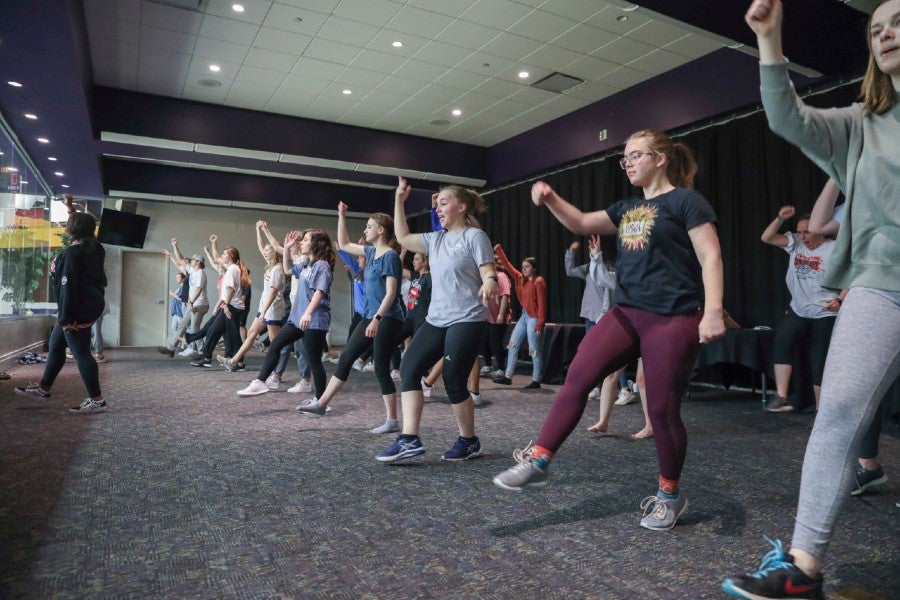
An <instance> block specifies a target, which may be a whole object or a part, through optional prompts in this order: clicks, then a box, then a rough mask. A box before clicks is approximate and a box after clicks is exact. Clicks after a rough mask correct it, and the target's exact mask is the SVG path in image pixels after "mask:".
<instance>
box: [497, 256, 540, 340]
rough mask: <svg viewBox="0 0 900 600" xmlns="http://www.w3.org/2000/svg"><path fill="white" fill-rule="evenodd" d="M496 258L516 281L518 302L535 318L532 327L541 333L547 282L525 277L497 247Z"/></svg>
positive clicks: (537, 278) (538, 278)
mask: <svg viewBox="0 0 900 600" xmlns="http://www.w3.org/2000/svg"><path fill="white" fill-rule="evenodd" d="M497 258H499V259H500V264H501V265H503V268H504V269H505V270H506V272H507V273H509V275H510V276H511V277H512V279H513V281H515V283H516V297H517V298H518V299H519V304H521V305H522V308H524V309H525V312H527V313H528V315H529V316H531V317H534V318H536V319H537V326H536V327H535V328H534V329H535V331H537V332H538V333H541V332H542V331H544V324H545V323H546V321H547V282H546V281H544V278H543V277H535V278H534V279H526V278H525V276H524V275H522V272H521V271H519V270H517V269H516V268H515V267H514V266H513V265H512V263H511V262H509V259H508V258H506V253H504V252H503V249H502V248H498V249H497Z"/></svg>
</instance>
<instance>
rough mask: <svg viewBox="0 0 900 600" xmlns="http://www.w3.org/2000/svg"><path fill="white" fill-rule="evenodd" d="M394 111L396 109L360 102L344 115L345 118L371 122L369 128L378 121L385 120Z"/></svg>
mask: <svg viewBox="0 0 900 600" xmlns="http://www.w3.org/2000/svg"><path fill="white" fill-rule="evenodd" d="M392 110H394V107H387V106H378V105H376V104H368V103H364V102H360V103H358V104H356V105H355V106H353V107H352V108H351V109H350V110H348V111H347V112H346V113H345V114H344V117H345V118H346V117H358V118H364V119H367V120H368V121H369V124H368V126H371V125H372V123H374V122H375V121H377V120H378V119H381V118H384V117H385V116H387V114H388V113H389V112H391V111H392Z"/></svg>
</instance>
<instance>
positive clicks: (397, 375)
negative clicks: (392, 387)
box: [391, 369, 400, 381]
mask: <svg viewBox="0 0 900 600" xmlns="http://www.w3.org/2000/svg"><path fill="white" fill-rule="evenodd" d="M391 379H393V380H394V381H400V371H398V370H397V369H394V370H393V371H391Z"/></svg>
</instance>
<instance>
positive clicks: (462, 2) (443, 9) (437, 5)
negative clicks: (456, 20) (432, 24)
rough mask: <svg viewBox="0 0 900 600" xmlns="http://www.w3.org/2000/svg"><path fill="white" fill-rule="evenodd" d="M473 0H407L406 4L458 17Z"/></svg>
mask: <svg viewBox="0 0 900 600" xmlns="http://www.w3.org/2000/svg"><path fill="white" fill-rule="evenodd" d="M472 2H473V0H408V1H407V4H409V5H410V6H415V7H416V8H422V9H425V10H429V11H431V12H436V13H439V14H442V15H448V16H451V17H458V16H459V15H461V14H462V13H463V12H464V11H465V10H466V9H467V8H469V7H470V6H472Z"/></svg>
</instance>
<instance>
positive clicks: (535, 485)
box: [494, 477, 547, 492]
mask: <svg viewBox="0 0 900 600" xmlns="http://www.w3.org/2000/svg"><path fill="white" fill-rule="evenodd" d="M494 485H496V486H498V487H502V488H503V489H504V490H509V491H511V492H521V491H524V490H525V488H540V487H544V486H545V485H547V480H546V479H545V480H544V481H538V482H535V483H526V484H524V485H522V486H520V487H513V486H511V485H506V484H505V483H503V482H502V481H500V478H499V477H494Z"/></svg>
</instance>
